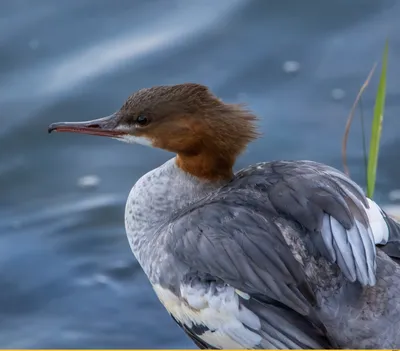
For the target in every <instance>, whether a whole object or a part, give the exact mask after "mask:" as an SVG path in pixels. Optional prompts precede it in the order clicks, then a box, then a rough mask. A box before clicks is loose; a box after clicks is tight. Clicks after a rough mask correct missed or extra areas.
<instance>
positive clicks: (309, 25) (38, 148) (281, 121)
mask: <svg viewBox="0 0 400 351" xmlns="http://www.w3.org/2000/svg"><path fill="white" fill-rule="evenodd" d="M399 17H400V3H399V2H398V1H395V0H381V1H375V0H370V1H367V0H353V1H351V2H349V1H346V0H340V1H339V0H337V1H331V2H327V1H319V0H308V1H302V2H295V1H286V0H285V1H283V0H275V1H265V0H253V1H245V0H218V1H213V0H202V1H199V0H198V1H190V2H189V1H185V0H179V1H178V0H175V1H173V0H170V1H168V2H167V1H164V0H153V1H146V0H143V1H132V0H119V1H116V2H111V1H108V0H107V1H106V0H96V1H95V0H92V1H89V0H69V1H56V2H55V1H53V0H36V1H30V0H13V1H2V2H0V45H1V50H0V62H1V65H0V107H1V110H0V111H1V114H0V116H1V128H0V193H1V196H0V216H1V217H0V218H1V221H0V267H1V268H0V287H1V292H0V330H1V333H0V346H1V347H2V348H78V347H79V348H184V347H193V344H192V343H191V342H190V341H189V340H188V339H187V338H186V336H184V334H183V332H181V331H180V330H179V328H178V327H176V326H175V324H174V323H173V321H172V320H171V319H170V317H169V316H168V315H167V313H166V312H165V311H164V310H163V308H162V307H161V305H160V303H159V302H158V301H157V300H156V298H155V296H154V294H153V292H152V290H151V288H150V286H149V284H148V283H147V281H146V279H145V277H144V275H143V273H142V272H141V270H140V268H139V267H138V265H137V263H136V262H135V260H134V258H133V255H132V254H131V253H130V249H129V247H128V243H127V240H126V237H125V231H124V227H123V211H124V203H125V199H126V196H127V194H128V192H129V190H130V187H131V186H132V184H133V183H134V182H135V181H136V180H137V179H138V177H139V176H140V175H142V174H143V173H145V172H146V171H148V170H150V169H152V168H154V167H156V166H158V165H160V164H161V163H162V162H164V161H165V160H167V159H168V158H169V157H170V156H171V155H170V154H167V153H165V152H162V151H160V150H150V149H146V148H144V147H141V146H132V145H125V144H122V143H118V142H116V141H114V140H106V139H103V138H97V137H89V136H81V135H67V134H56V135H50V136H49V135H47V132H46V127H47V125H48V124H49V123H50V122H54V121H63V120H85V119H91V118H95V117H100V116H103V115H106V114H109V113H111V112H113V111H114V110H116V109H117V108H118V107H119V106H120V104H121V103H122V102H123V100H124V99H125V98H126V97H127V96H128V95H129V94H130V93H131V92H133V91H134V90H136V89H138V88H141V87H148V86H152V85H156V84H173V83H180V82H185V81H192V82H200V83H204V84H207V85H209V86H210V87H211V89H212V90H213V91H215V92H216V93H217V94H218V95H219V96H221V97H222V98H224V99H225V100H227V101H230V102H239V101H242V102H247V103H248V104H249V106H250V107H251V108H252V109H253V110H254V111H255V112H256V113H257V114H258V115H259V116H260V117H261V118H262V122H261V128H262V131H263V133H264V137H263V138H262V139H260V140H258V141H257V142H256V143H254V144H253V145H252V146H251V147H250V148H249V150H248V152H247V153H246V154H245V155H243V156H242V157H241V159H240V160H239V163H238V168H239V167H241V166H244V165H247V164H250V163H254V162H257V161H263V160H270V159H283V158H286V159H300V158H306V159H313V160H318V161H323V162H326V163H329V164H331V165H334V166H336V167H341V155H340V152H341V151H340V143H341V138H342V133H343V128H344V125H345V121H346V118H347V114H348V112H349V109H350V107H351V104H352V102H353V100H354V98H355V96H356V94H357V92H358V90H359V88H360V86H361V84H362V83H363V81H364V79H365V78H366V76H367V74H368V72H369V70H370V69H371V67H372V65H373V63H374V62H375V61H376V60H379V59H380V57H381V53H382V50H383V45H384V40H385V38H386V37H387V36H389V38H390V56H389V61H390V66H389V73H390V75H389V83H388V99H387V108H386V116H385V122H384V130H383V136H382V143H383V149H382V153H381V159H380V161H381V162H380V171H379V175H378V185H377V186H378V188H377V198H378V199H379V200H380V201H381V202H382V203H388V202H389V197H388V193H389V191H390V190H391V189H394V188H398V187H399V177H400V166H399V162H398V151H397V150H398V148H399V147H400V137H399V132H398V131H399V130H400V129H399V128H400V119H399V118H398V117H399V112H400V99H399V98H400V84H399V77H400V66H399V64H398V63H399V62H400V61H399V59H400V37H399V35H398V33H400V21H398V18H399ZM287 61H293V62H292V63H290V62H289V63H286V64H285V62H287ZM284 67H285V68H286V70H287V69H288V68H289V71H290V70H292V72H285V70H284ZM371 84H372V85H371V88H370V89H369V90H368V91H367V94H366V95H365V97H364V99H363V108H364V115H365V118H366V120H367V121H369V120H370V115H371V111H372V107H373V98H374V92H375V89H376V86H377V75H376V76H375V78H374V80H373V82H372V83H371ZM361 145H362V144H361V134H360V127H359V122H358V120H356V124H355V126H354V128H353V130H352V133H351V141H350V143H349V156H348V159H349V165H350V169H351V172H352V176H353V177H354V178H355V179H356V180H357V181H359V182H360V183H361V184H363V181H364V179H363V156H362V155H363V154H362V149H361ZM90 175H94V176H96V177H97V178H96V177H95V178H90V177H89V178H84V179H83V180H82V179H81V178H82V177H85V176H90ZM80 179H81V180H80ZM87 179H89V183H87ZM90 179H92V181H90ZM93 179H95V181H94V182H93ZM85 181H86V183H85ZM82 182H83V183H85V184H86V186H87V185H88V184H89V186H88V187H85V184H83V187H82Z"/></svg>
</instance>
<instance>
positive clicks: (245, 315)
mask: <svg viewBox="0 0 400 351" xmlns="http://www.w3.org/2000/svg"><path fill="white" fill-rule="evenodd" d="M256 122H257V118H256V116H255V115H254V114H252V113H251V112H250V111H249V110H248V109H247V108H245V107H244V106H242V105H235V104H228V103H224V102H223V101H222V100H220V99H219V98H217V97H216V96H215V95H213V93H211V91H210V90H209V89H208V88H207V87H205V86H203V85H200V84H193V83H185V84H179V85H173V86H156V87H152V88H148V89H142V90H139V91H137V92H135V93H134V94H133V95H131V96H130V97H129V98H128V100H127V101H126V102H125V103H124V104H123V106H122V107H121V109H120V110H119V111H117V112H115V113H113V114H112V115H111V116H108V117H104V118H100V119H96V120H92V121H86V122H77V123H75V122H62V123H54V124H51V125H50V126H49V132H52V131H57V132H74V133H85V134H91V135H100V136H109V137H112V138H115V139H118V140H122V141H125V142H129V143H138V144H143V145H148V146H152V147H156V148H161V149H164V150H168V151H170V152H174V153H175V154H176V157H174V158H172V159H170V160H169V161H167V162H166V163H164V164H163V165H161V166H160V167H158V168H156V169H154V170H152V171H150V172H149V173H147V174H145V175H144V176H143V177H141V178H140V179H139V180H138V181H137V182H136V184H135V185H134V186H133V188H132V190H131V192H130V194H129V197H128V200H127V203H126V209H125V227H126V232H127V236H128V239H129V244H130V246H131V249H132V251H133V253H134V255H135V257H136V259H137V261H138V262H139V263H140V265H141V267H142V268H143V270H144V272H145V273H146V275H147V277H148V279H149V280H150V282H151V284H152V286H153V288H154V291H155V293H156V294H157V296H158V298H159V299H160V301H161V302H162V304H163V305H164V306H165V308H166V309H167V311H168V312H169V313H170V315H171V316H172V318H173V319H174V320H175V321H176V323H177V324H178V325H179V326H180V327H181V328H182V329H183V330H184V331H185V332H186V333H187V335H188V336H189V337H190V338H191V339H192V340H193V341H194V342H195V344H196V345H197V346H198V347H199V348H202V349H206V348H209V349H259V348H262V349H314V348H317V349H321V348H326V349H329V348H364V349H366V348H386V349H389V348H390V349H393V348H400V266H399V262H400V261H398V259H399V258H400V223H398V222H396V221H395V220H394V219H392V218H390V217H388V216H387V215H386V214H385V212H384V211H383V210H382V209H381V208H380V207H379V206H378V205H377V204H376V203H375V202H374V201H372V200H371V199H368V198H367V197H366V196H365V195H364V192H363V191H362V189H361V188H360V187H359V186H358V185H357V184H356V183H354V182H353V181H352V180H351V179H350V178H348V177H347V176H346V175H344V174H343V173H341V172H340V171H338V170H336V169H334V168H332V167H330V166H327V165H324V164H321V163H316V162H312V161H273V162H265V163H258V164H255V165H252V166H250V167H248V168H246V169H242V170H240V171H239V172H237V173H235V174H234V172H233V170H232V169H233V165H234V163H235V160H236V158H237V157H238V155H239V154H240V153H241V152H242V151H243V150H244V149H245V148H246V146H247V145H248V143H250V142H251V141H253V140H254V139H256V138H257V137H258V133H257V127H256Z"/></svg>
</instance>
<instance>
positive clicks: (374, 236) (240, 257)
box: [168, 161, 400, 348]
mask: <svg viewBox="0 0 400 351" xmlns="http://www.w3.org/2000/svg"><path fill="white" fill-rule="evenodd" d="M371 206H372V207H371ZM373 206H376V204H373V203H372V202H369V200H368V199H366V198H365V196H364V194H363V192H362V190H361V189H360V188H359V187H358V186H357V185H356V184H354V183H353V182H352V181H351V180H350V179H348V178H347V177H346V176H344V175H343V174H342V173H341V172H339V171H337V170H335V169H333V168H331V167H328V166H325V165H321V164H318V163H315V162H309V161H296V162H290V161H284V162H272V163H263V164H258V165H255V166H252V167H249V168H248V169H244V170H242V171H240V172H238V173H237V174H236V175H235V177H234V178H233V180H232V181H231V182H230V183H228V184H227V185H225V186H224V187H222V188H221V189H219V190H218V191H216V192H214V193H212V194H211V195H209V196H207V197H206V198H204V199H202V200H200V201H197V202H196V203H194V204H192V205H191V206H189V207H188V208H186V209H185V210H184V211H181V212H180V213H178V214H176V215H175V217H174V218H173V220H172V222H171V223H170V225H169V226H168V238H169V239H168V240H169V243H168V245H169V248H170V252H171V253H172V254H173V255H174V258H175V259H177V261H179V262H183V263H184V264H185V265H187V267H189V270H190V271H191V272H192V273H193V272H194V274H196V272H197V273H201V275H203V274H205V275H206V276H207V279H206V280H205V281H203V282H202V284H203V285H202V286H203V287H204V286H207V284H208V283H209V282H210V281H212V280H213V279H215V281H216V282H221V281H222V283H225V284H227V285H228V286H232V287H234V288H236V289H238V290H240V291H242V292H244V293H245V294H246V295H248V296H249V299H248V300H247V301H244V300H243V299H242V297H241V296H239V298H238V301H239V302H238V303H239V304H242V305H243V306H244V307H246V308H249V309H250V311H251V312H252V313H254V314H255V315H256V316H257V317H258V318H259V320H260V321H261V331H260V333H261V335H265V338H266V339H265V342H266V343H265V342H261V343H260V345H259V347H264V348H266V346H271V345H274V343H273V342H272V344H271V343H269V342H270V341H269V340H270V338H272V339H274V338H277V339H276V340H279V342H277V343H278V344H279V345H286V346H287V345H293V343H294V345H297V347H300V348H302V347H305V348H308V347H316V346H315V345H314V344H312V341H311V339H312V338H314V339H315V340H316V338H320V337H321V335H325V336H324V337H325V339H326V341H323V338H322V339H320V341H318V343H319V346H320V347H328V346H330V347H340V348H382V347H386V348H398V347H400V337H399V336H398V333H397V331H398V330H399V329H400V313H399V312H400V303H399V302H400V301H399V298H398V293H397V292H398V291H399V288H400V268H399V266H398V265H397V263H395V261H393V260H392V259H391V258H390V257H389V256H387V255H386V254H385V253H384V252H383V251H382V250H380V249H378V250H376V249H375V245H376V244H382V245H384V244H386V243H387V242H388V241H389V242H390V231H389V229H388V227H390V226H388V225H387V222H386V221H385V217H384V214H383V212H382V214H380V212H379V211H378V212H379V213H378V217H379V218H378V219H377V218H374V216H376V213H375V212H376V211H375V210H376V208H374V207H373ZM373 210H374V211H375V212H374V213H373ZM377 220H378V222H376V221H377ZM374 221H375V222H374ZM379 221H382V224H384V226H383V225H382V226H381V225H380V224H381V223H380V222H379ZM390 224H391V225H392V226H394V229H395V230H394V231H395V232H398V231H399V228H400V226H399V225H398V224H397V223H395V222H390ZM376 228H378V229H379V228H384V231H383V232H378V231H377V229H376ZM373 229H374V231H373ZM379 230H380V229H379ZM229 262H230V263H229ZM181 291H182V285H181ZM183 298H184V297H183ZM272 308H278V309H280V311H281V312H280V313H282V316H285V318H288V321H289V324H290V323H291V324H292V327H290V328H289V327H288V328H287V335H286V336H285V338H284V339H282V338H280V337H279V333H277V331H276V330H275V331H274V330H272V331H271V326H270V325H269V324H268V323H270V322H271V321H270V319H269V317H270V316H271V313H273V312H272V311H273V310H272ZM239 309H240V308H239ZM285 311H286V312H285ZM268 316H269V317H268ZM267 321H268V322H267ZM263 323H266V324H265V325H264V324H263ZM268 325H269V327H268ZM310 326H314V327H311V328H310ZM263 328H264V329H265V330H264V329H263ZM291 328H293V330H290V329H291ZM312 328H315V331H316V332H313V331H312ZM268 330H269V331H268ZM282 332H283V333H286V331H282V330H281V333H282ZM238 333H239V334H240V332H238ZM268 333H269V334H268ZM302 333H305V334H308V335H309V336H310V337H311V339H309V340H308V341H307V339H305V338H304V334H302ZM277 335H278V336H277ZM299 335H303V336H301V337H300V336H299ZM289 339H290V340H291V341H290V342H289V341H287V340H289ZM285 340H286V341H285ZM285 342H289V344H288V343H286V344H285ZM307 343H308V344H307ZM211 346H213V345H211ZM255 347H256V345H254V346H253V347H252V348H255ZM287 347H288V346H287ZM291 347H293V346H291ZM295 348H296V347H295Z"/></svg>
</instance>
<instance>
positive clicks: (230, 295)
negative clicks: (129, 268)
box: [153, 284, 262, 349]
mask: <svg viewBox="0 0 400 351" xmlns="http://www.w3.org/2000/svg"><path fill="white" fill-rule="evenodd" d="M153 288H154V290H155V292H156V294H157V296H158V298H159V299H160V301H161V303H162V304H163V305H164V307H165V308H166V309H167V310H168V312H169V313H170V314H172V315H173V316H174V318H175V319H176V320H177V321H179V322H180V323H182V324H184V325H186V326H187V327H189V328H192V327H193V326H194V325H197V326H204V327H206V328H207V329H208V330H206V331H205V332H204V333H202V334H201V335H198V337H199V338H201V339H202V340H203V341H205V342H206V343H208V344H210V345H212V346H213V347H216V348H221V349H243V348H250V349H251V348H255V347H257V345H260V343H261V341H262V337H261V336H260V335H259V334H257V333H256V332H254V331H257V330H260V329H261V322H260V319H259V318H258V317H257V316H256V315H255V314H254V313H253V312H251V311H250V310H248V309H247V308H246V307H244V306H242V305H240V303H239V295H238V294H237V292H236V291H235V289H234V288H232V287H230V286H227V285H225V286H203V287H202V286H199V285H197V284H196V285H195V286H189V285H181V297H178V296H176V295H175V294H174V293H172V292H171V291H170V290H168V289H165V288H163V287H161V286H160V285H154V286H153ZM247 327H249V328H251V329H252V330H250V329H248V328H247ZM253 330H254V331H253Z"/></svg>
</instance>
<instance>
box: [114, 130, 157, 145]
mask: <svg viewBox="0 0 400 351" xmlns="http://www.w3.org/2000/svg"><path fill="white" fill-rule="evenodd" d="M115 129H116V130H121V131H122V132H126V133H129V128H128V127H126V126H118V127H117V128H115ZM114 139H117V140H121V141H124V142H126V143H129V144H140V145H144V146H153V142H152V140H151V139H149V138H146V137H139V136H134V135H131V134H125V135H121V136H118V137H116V138H114Z"/></svg>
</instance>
